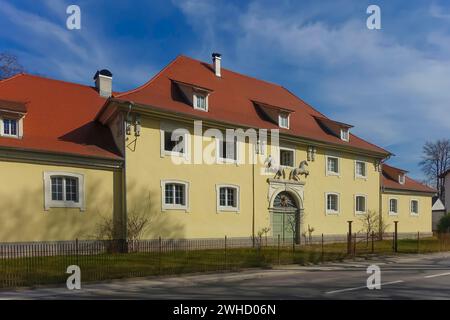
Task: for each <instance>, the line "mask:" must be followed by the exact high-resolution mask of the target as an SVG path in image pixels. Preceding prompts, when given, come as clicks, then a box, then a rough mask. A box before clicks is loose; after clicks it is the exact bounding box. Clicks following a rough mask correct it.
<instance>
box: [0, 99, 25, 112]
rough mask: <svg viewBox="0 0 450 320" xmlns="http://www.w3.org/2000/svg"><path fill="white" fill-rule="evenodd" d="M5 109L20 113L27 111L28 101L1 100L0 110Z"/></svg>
mask: <svg viewBox="0 0 450 320" xmlns="http://www.w3.org/2000/svg"><path fill="white" fill-rule="evenodd" d="M4 110H6V111H12V112H18V113H26V112H27V106H26V103H24V102H19V101H7V100H0V112H1V111H4Z"/></svg>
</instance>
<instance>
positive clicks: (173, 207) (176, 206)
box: [161, 179, 190, 212]
mask: <svg viewBox="0 0 450 320" xmlns="http://www.w3.org/2000/svg"><path fill="white" fill-rule="evenodd" d="M167 184H181V185H184V193H185V194H184V196H185V204H184V205H181V204H173V203H166V185H167ZM189 186H190V183H189V182H188V181H183V180H176V179H173V180H161V209H162V211H166V210H183V211H185V212H189Z"/></svg>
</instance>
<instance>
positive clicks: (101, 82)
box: [94, 69, 112, 98]
mask: <svg viewBox="0 0 450 320" xmlns="http://www.w3.org/2000/svg"><path fill="white" fill-rule="evenodd" d="M94 80H95V88H96V89H97V91H98V93H99V94H100V96H102V97H105V98H109V97H111V95H112V73H111V72H110V71H109V70H106V69H103V70H100V71H97V72H96V73H95V75H94Z"/></svg>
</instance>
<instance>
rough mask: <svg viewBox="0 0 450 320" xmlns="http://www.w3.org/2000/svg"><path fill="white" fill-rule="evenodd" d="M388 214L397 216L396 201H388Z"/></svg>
mask: <svg viewBox="0 0 450 320" xmlns="http://www.w3.org/2000/svg"><path fill="white" fill-rule="evenodd" d="M389 213H390V214H397V213H398V203H397V199H389Z"/></svg>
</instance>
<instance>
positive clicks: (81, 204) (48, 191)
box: [44, 171, 86, 211]
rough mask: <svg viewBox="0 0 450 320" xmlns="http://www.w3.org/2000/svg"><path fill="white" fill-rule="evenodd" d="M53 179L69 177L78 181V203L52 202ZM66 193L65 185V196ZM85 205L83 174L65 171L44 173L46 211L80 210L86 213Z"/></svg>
mask: <svg viewBox="0 0 450 320" xmlns="http://www.w3.org/2000/svg"><path fill="white" fill-rule="evenodd" d="M52 177H63V178H64V177H68V178H76V179H78V202H74V201H65V200H52V182H51V178H52ZM65 192H66V190H65V184H63V194H65ZM85 203H86V202H85V185H84V175H83V174H80V173H73V172H63V171H44V209H45V210H46V211H48V210H50V209H51V208H79V209H80V211H85V210H86V206H85Z"/></svg>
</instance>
